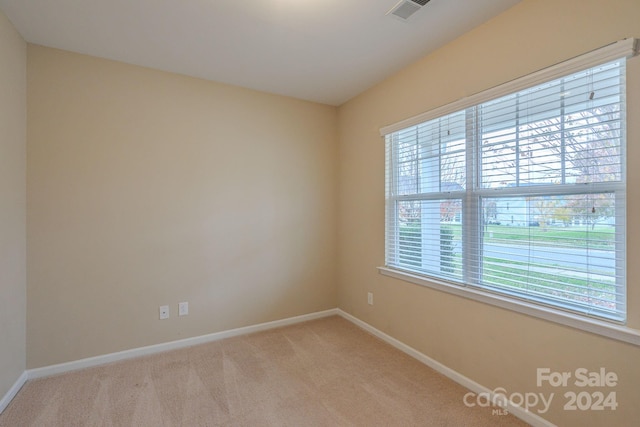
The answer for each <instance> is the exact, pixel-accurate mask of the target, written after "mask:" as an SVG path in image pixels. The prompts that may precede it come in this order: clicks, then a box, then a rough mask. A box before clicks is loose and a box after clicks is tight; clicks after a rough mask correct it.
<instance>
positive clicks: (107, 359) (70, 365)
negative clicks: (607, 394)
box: [0, 308, 555, 427]
mask: <svg viewBox="0 0 640 427" xmlns="http://www.w3.org/2000/svg"><path fill="white" fill-rule="evenodd" d="M334 315H338V316H341V317H343V318H344V319H346V320H348V321H350V322H351V323H353V324H355V325H356V326H359V327H360V328H362V329H364V330H365V331H367V332H369V333H371V334H372V335H374V336H376V337H378V338H380V339H381V340H383V341H385V342H387V343H388V344H390V345H392V346H393V347H395V348H397V349H398V350H400V351H402V352H404V353H406V354H408V355H409V356H411V357H413V358H414V359H416V360H418V361H420V362H422V363H424V364H425V365H427V366H429V367H430V368H432V369H434V370H435V371H437V372H439V373H441V374H443V375H445V376H446V377H448V378H450V379H451V380H453V381H455V382H457V383H458V384H460V385H462V386H463V387H465V388H467V389H469V390H471V391H473V392H474V393H477V394H479V393H488V394H489V395H491V396H492V397H493V396H494V393H493V392H492V391H491V390H489V389H488V388H486V387H484V386H482V385H480V384H478V383H477V382H475V381H473V380H471V379H469V378H467V377H465V376H464V375H462V374H460V373H459V372H456V371H454V370H453V369H451V368H449V367H447V366H445V365H443V364H442V363H440V362H438V361H436V360H434V359H432V358H430V357H429V356H427V355H425V354H423V353H421V352H419V351H418V350H416V349H414V348H413V347H410V346H408V345H406V344H404V343H403V342H401V341H399V340H397V339H395V338H393V337H392V336H390V335H387V334H385V333H384V332H382V331H380V330H378V329H376V328H374V327H373V326H371V325H369V324H368V323H366V322H363V321H362V320H360V319H358V318H357V317H354V316H352V315H351V314H349V313H347V312H345V311H343V310H341V309H339V308H334V309H330V310H325V311H319V312H316V313H310V314H305V315H302V316H296V317H290V318H287V319H281V320H275V321H273V322H266V323H260V324H257V325H252V326H246V327H242V328H237V329H231V330H228V331H222V332H216V333H213V334H208V335H201V336H198V337H192V338H186V339H182V340H177V341H170V342H167V343H162V344H156V345H151V346H146V347H139V348H134V349H131V350H125V351H120V352H117V353H110V354H105V355H101V356H96V357H90V358H87V359H81V360H76V361H73V362H67V363H60V364H57V365H51V366H45V367H42V368H36V369H29V370H27V371H26V372H24V373H23V374H22V375H21V376H20V378H19V379H18V381H16V383H15V384H14V385H13V387H11V389H10V390H9V392H7V394H6V395H5V396H4V397H3V398H2V400H0V413H2V411H3V410H4V409H5V408H6V407H7V405H9V402H11V400H12V399H13V398H14V397H15V395H16V394H17V393H18V391H20V388H21V387H22V386H23V385H24V383H25V382H26V381H27V380H31V379H35V378H42V377H47V376H51V375H56V374H61V373H64V372H71V371H76V370H79V369H84V368H89V367H92V366H99V365H104V364H107V363H112V362H117V361H120V360H125V359H132V358H134V357H140V356H146V355H150V354H156V353H161V352H165V351H169V350H176V349H180V348H185V347H191V346H194V345H198V344H204V343H208V342H213V341H219V340H222V339H225V338H231V337H236V336H240V335H246V334H251V333H254V332H260V331H265V330H268V329H274V328H279V327H282V326H288V325H293V324H296V323H301V322H306V321H309V320H315V319H320V318H323V317H329V316H334ZM492 401H493V399H492ZM498 401H500V400H498ZM505 409H507V410H508V411H509V412H510V413H512V414H513V415H514V416H515V417H517V418H520V419H521V420H523V421H525V422H527V423H529V424H531V425H532V426H534V427H555V425H554V424H552V423H550V422H549V421H547V420H545V419H544V418H542V417H540V416H538V415H536V414H533V413H531V412H528V411H526V410H525V409H523V408H521V407H520V406H516V405H512V404H511V403H508V404H507V406H506V408H505Z"/></svg>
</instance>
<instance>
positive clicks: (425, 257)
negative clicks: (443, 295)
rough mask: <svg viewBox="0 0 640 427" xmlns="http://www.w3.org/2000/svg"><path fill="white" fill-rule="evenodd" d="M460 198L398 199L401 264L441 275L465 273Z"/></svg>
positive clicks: (399, 260) (457, 276)
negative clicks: (463, 267) (463, 270)
mask: <svg viewBox="0 0 640 427" xmlns="http://www.w3.org/2000/svg"><path fill="white" fill-rule="evenodd" d="M461 213H462V201H461V200H460V199H442V200H421V201H401V202H398V254H399V255H398V264H399V266H400V267H405V268H410V269H413V270H418V271H421V272H425V273H430V274H436V275H438V276H439V277H445V278H455V279H458V280H459V279H460V278H461V277H462V240H461V224H460V215H461Z"/></svg>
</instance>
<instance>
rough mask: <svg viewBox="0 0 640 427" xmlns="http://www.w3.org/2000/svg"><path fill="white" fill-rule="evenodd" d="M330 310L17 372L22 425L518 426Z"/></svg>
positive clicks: (5, 420) (6, 423)
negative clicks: (73, 366) (156, 349)
mask: <svg viewBox="0 0 640 427" xmlns="http://www.w3.org/2000/svg"><path fill="white" fill-rule="evenodd" d="M467 392H468V390H467V389H465V388H464V387H462V386H460V385H458V384H456V383H455V382H453V381H451V380H449V379H448V378H446V377H444V376H443V375H441V374H439V373H437V372H435V371H434V370H432V369H431V368H429V367H427V366H425V365H423V364H422V363H420V362H418V361H417V360H415V359H413V358H411V357H409V356H407V355H406V354H404V353H402V352H401V351H399V350H397V349H395V348H393V347H392V346H390V345H388V344H386V343H385V342H383V341H381V340H379V339H378V338H376V337H374V336H372V335H370V334H369V333H367V332H365V331H363V330H362V329H360V328H358V327H357V326H355V325H353V324H352V323H350V322H348V321H346V320H344V319H342V318H340V317H328V318H324V319H319V320H314V321H310V322H305V323H301V324H296V325H293V326H287V327H283V328H279V329H274V330H269V331H265V332H259V333H255V334H251V335H244V336H240V337H235V338H229V339H225V340H221V341H216V342H212V343H208V344H203V345H198V346H194V347H190V348H186V349H180V350H175V351H170V352H166V353H162V354H156V355H152V356H146V357H140V358H136V359H130V360H126V361H122V362H116V363H112V364H108V365H104V366H99V367H94V368H88V369H84V370H81V371H75V372H71V373H66V374H62V375H57V376H52V377H48V378H42V379H36V380H31V381H28V382H27V383H26V384H25V386H24V387H23V388H22V390H21V391H20V392H19V393H18V395H17V396H16V397H15V398H14V400H13V401H12V402H11V403H10V404H9V406H8V407H7V408H6V409H5V411H4V412H3V413H2V414H1V415H0V426H1V427H21V426H37V427H45V426H64V427H71V426H136V427H137V426H170V427H173V426H295V427H303V426H455V427H460V426H526V425H527V424H526V423H524V422H522V421H520V420H518V419H516V418H515V417H513V416H512V415H506V416H504V415H503V416H500V415H492V413H491V408H481V407H474V408H469V407H467V406H465V405H464V403H463V400H462V399H463V396H464V394H465V393H467Z"/></svg>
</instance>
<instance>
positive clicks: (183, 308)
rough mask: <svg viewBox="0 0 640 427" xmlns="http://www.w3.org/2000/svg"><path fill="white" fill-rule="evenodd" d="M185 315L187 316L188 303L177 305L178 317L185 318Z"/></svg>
mask: <svg viewBox="0 0 640 427" xmlns="http://www.w3.org/2000/svg"><path fill="white" fill-rule="evenodd" d="M187 314H189V303H188V302H186V301H185V302H181V303H178V316H186V315H187Z"/></svg>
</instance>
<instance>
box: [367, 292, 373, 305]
mask: <svg viewBox="0 0 640 427" xmlns="http://www.w3.org/2000/svg"><path fill="white" fill-rule="evenodd" d="M367 303H368V304H369V305H373V292H368V293H367Z"/></svg>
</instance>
